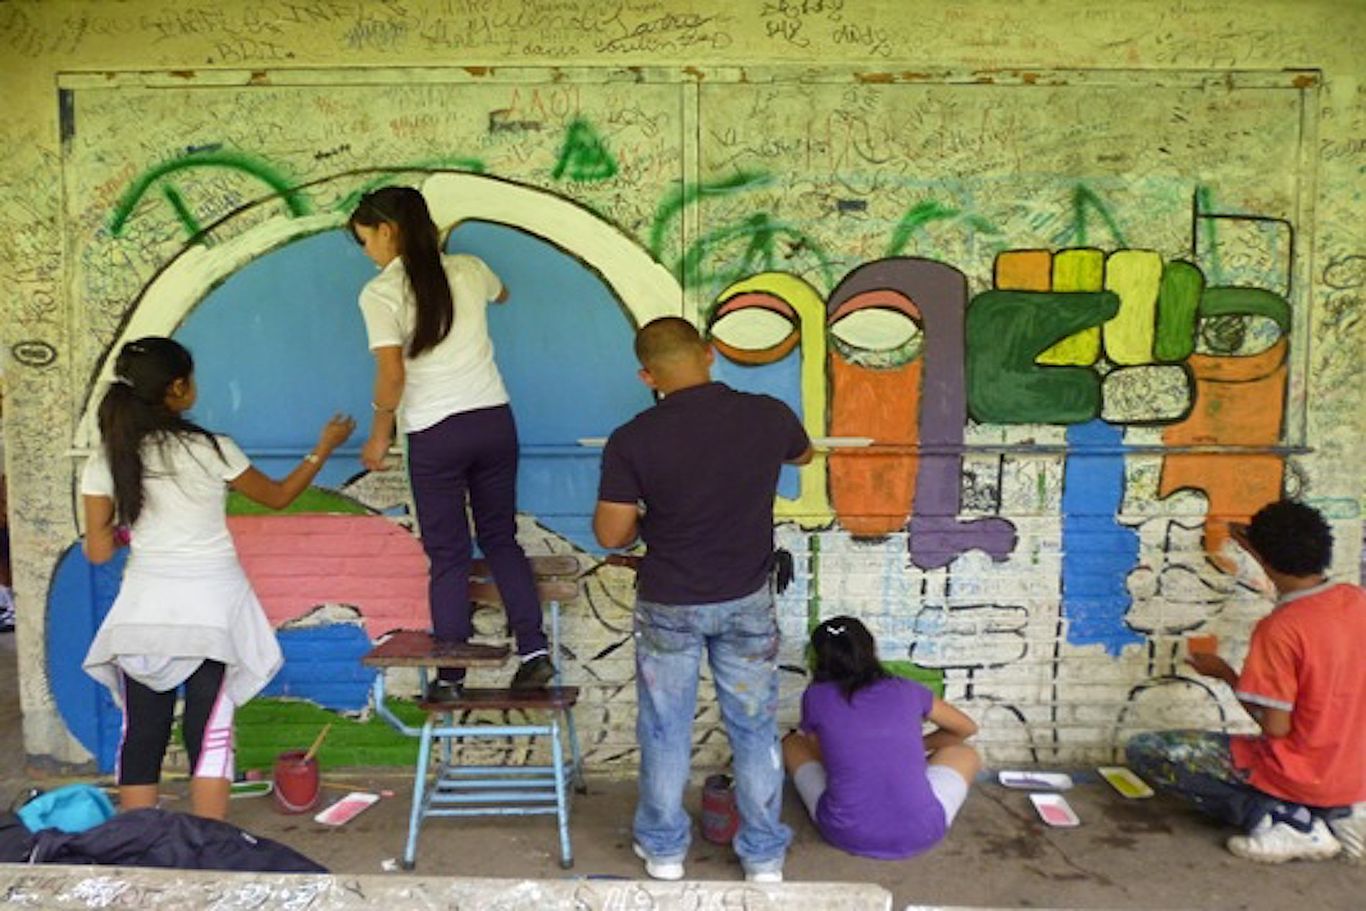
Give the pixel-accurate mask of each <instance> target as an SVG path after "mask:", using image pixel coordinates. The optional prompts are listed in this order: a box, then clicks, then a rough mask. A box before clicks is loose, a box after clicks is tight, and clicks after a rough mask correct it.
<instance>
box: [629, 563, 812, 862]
mask: <svg viewBox="0 0 1366 911" xmlns="http://www.w3.org/2000/svg"><path fill="white" fill-rule="evenodd" d="M633 625H634V629H635V641H636V697H637V703H638V704H637V714H636V736H637V738H638V739H639V741H640V797H639V801H638V803H637V805H636V814H635V838H636V842H637V843H638V844H639V845H640V846H641V848H643V849H644V851H645V853H646V854H648V855H649V856H650V857H651V858H653V859H655V860H658V861H662V862H682V860H683V858H684V856H685V855H686V854H687V852H688V843H689V841H690V837H691V832H690V829H691V820H690V819H689V817H688V814H687V813H686V812H685V811H684V810H683V791H684V788H686V787H687V784H688V773H689V766H690V764H691V759H692V722H693V715H694V713H695V710H696V707H697V681H698V673H699V671H700V669H701V661H702V652H703V650H704V649H705V650H706V653H707V659H708V662H709V664H710V665H711V670H712V679H713V682H714V683H715V686H716V695H717V699H718V701H719V702H720V706H721V718H722V720H723V721H724V722H725V726H726V733H727V735H728V736H729V738H730V747H731V752H732V753H733V754H734V756H735V759H734V769H733V773H734V776H735V795H736V803H737V805H738V808H739V811H740V828H739V831H738V832H737V833H736V835H735V841H734V846H735V853H736V854H738V855H739V856H740V861H741V863H742V864H743V865H744V867H745V870H746V871H747V872H750V873H763V872H769V871H773V870H781V869H782V867H783V857H784V855H785V854H786V852H787V846H788V843H789V842H790V841H791V840H792V830H791V829H789V828H788V827H787V826H785V825H783V823H782V822H781V821H780V820H779V819H778V814H779V811H780V810H781V808H782V802H783V768H782V761H781V751H780V749H779V747H778V727H777V718H776V714H777V708H778V667H777V663H776V659H777V655H778V622H777V617H776V615H775V613H774V606H773V595H772V593H771V592H770V591H769V588H768V586H767V585H766V586H764V587H763V588H762V589H760V590H759V591H757V592H755V593H753V594H751V595H747V596H745V597H743V598H737V599H735V600H733V601H720V602H717V603H715V604H689V605H675V604H654V603H651V602H649V601H643V600H637V601H636V609H635V617H634V624H633Z"/></svg>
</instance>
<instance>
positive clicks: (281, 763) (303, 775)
mask: <svg viewBox="0 0 1366 911" xmlns="http://www.w3.org/2000/svg"><path fill="white" fill-rule="evenodd" d="M271 793H272V794H273V795H274V797H275V808H276V809H277V810H279V811H280V812H281V813H307V812H308V811H309V810H311V809H313V808H314V807H316V806H317V805H318V798H320V797H321V796H322V778H321V776H320V774H319V771H318V760H317V759H316V758H314V757H310V756H309V755H308V754H307V753H306V752H305V751H304V750H290V751H289V752H286V753H281V754H280V755H279V756H277V757H276V758H275V787H274V789H273V790H272V791H271Z"/></svg>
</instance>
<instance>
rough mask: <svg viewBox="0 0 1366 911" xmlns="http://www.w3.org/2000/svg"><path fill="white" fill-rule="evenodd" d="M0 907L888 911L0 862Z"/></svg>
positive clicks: (829, 894) (774, 897)
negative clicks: (809, 910) (806, 909)
mask: <svg viewBox="0 0 1366 911" xmlns="http://www.w3.org/2000/svg"><path fill="white" fill-rule="evenodd" d="M0 904H5V905H9V906H14V907H29V908H54V909H63V908H83V909H89V908H111V907H114V908H138V909H151V908H215V909H225V911H226V909H239V908H241V909H246V908H250V909H252V911H272V909H281V911H283V909H303V908H307V909H308V911H333V909H339V911H340V909H352V908H385V909H387V911H402V909H407V908H447V909H452V911H459V909H463V908H468V909H475V908H489V909H493V908H496V909H498V911H620V909H631V911H710V909H715V911H723V909H724V911H730V909H736V908H743V909H745V911H779V909H793V908H797V909H801V908H810V909H821V911H891V907H892V895H891V893H890V892H888V891H887V890H886V889H883V888H881V887H880V886H874V885H870V884H865V883H782V884H779V885H763V886H760V885H753V884H749V883H734V882H678V883H661V882H653V881H648V880H647V881H636V880H619V879H613V880H602V879H597V880H588V879H564V880H529V879H524V880H515V879H467V878H463V877H462V878H455V877H448V876H397V875H395V876H384V875H375V876H311V875H305V874H286V873H222V872H219V871H217V870H161V869H152V868H142V867H137V868H135V867H64V866H57V865H46V864H43V865H36V866H26V865H22V864H0Z"/></svg>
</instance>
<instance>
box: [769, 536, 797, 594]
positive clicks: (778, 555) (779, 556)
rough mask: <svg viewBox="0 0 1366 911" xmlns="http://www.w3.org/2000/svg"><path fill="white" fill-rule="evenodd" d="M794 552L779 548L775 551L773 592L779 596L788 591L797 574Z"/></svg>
mask: <svg viewBox="0 0 1366 911" xmlns="http://www.w3.org/2000/svg"><path fill="white" fill-rule="evenodd" d="M794 567H795V563H794V561H793V559H792V552H791V551H787V550H784V549H783V548H781V547H779V548H778V549H777V550H775V551H773V590H774V591H775V592H777V593H778V594H780V595H781V594H782V593H783V592H785V591H787V586H788V585H789V584H790V583H791V582H792V576H793V575H794V573H795V572H796V570H795V568H794Z"/></svg>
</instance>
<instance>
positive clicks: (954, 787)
mask: <svg viewBox="0 0 1366 911" xmlns="http://www.w3.org/2000/svg"><path fill="white" fill-rule="evenodd" d="M810 648H811V651H810V656H811V660H812V670H813V676H814V682H813V683H812V684H811V685H810V686H809V687H807V690H806V692H805V693H803V694H802V717H801V729H800V730H799V731H793V732H792V733H790V734H788V735H787V737H785V738H784V739H783V760H784V763H785V765H786V766H787V771H788V774H789V775H791V776H792V781H793V783H794V784H795V785H796V788H797V792H798V793H799V794H800V795H801V798H802V802H803V803H804V804H806V809H807V812H809V813H810V814H811V818H812V819H813V820H814V821H815V823H816V827H817V828H818V829H819V830H820V833H821V835H822V836H823V837H824V838H825V840H826V841H828V842H830V843H831V844H832V845H835V846H836V847H838V848H841V849H843V850H845V851H848V852H849V853H851V854H862V855H864V856H866V857H877V858H885V859H894V858H902V857H910V856H912V855H914V854H919V853H921V852H922V851H926V850H928V849H929V848H931V847H933V846H934V845H935V844H937V843H938V842H939V841H940V840H941V839H943V837H944V835H945V833H946V832H947V831H948V828H949V826H950V825H952V824H953V819H954V817H955V816H956V815H957V814H958V810H959V808H960V807H961V806H962V805H963V801H964V800H965V799H966V798H967V795H968V787H969V785H971V783H972V780H973V777H974V776H976V774H977V772H978V770H979V769H980V768H981V764H982V763H981V759H980V758H979V757H978V755H977V751H976V750H974V749H973V748H972V747H970V746H968V745H966V744H965V743H964V742H963V741H964V740H966V739H967V738H968V737H971V736H972V735H973V734H975V733H976V732H977V725H976V723H974V722H973V720H972V719H971V718H969V717H968V716H967V715H964V714H963V713H962V712H960V711H959V710H958V709H956V708H954V707H953V706H952V705H950V704H949V703H947V702H945V701H944V700H942V699H940V698H939V697H937V696H935V695H934V693H932V692H930V690H929V689H928V688H927V687H925V686H923V685H921V684H919V683H916V682H914V681H912V680H906V679H903V678H900V677H894V676H892V675H891V674H890V673H888V671H887V670H886V669H885V668H883V666H882V664H881V662H879V661H878V657H877V645H876V644H875V643H874V641H873V637H872V634H871V633H869V632H868V628H867V627H865V626H864V625H863V624H862V623H860V622H859V621H858V620H855V619H854V618H853V617H834V618H831V619H829V620H826V621H825V622H824V623H822V624H821V625H820V626H818V627H816V629H815V630H813V631H812V633H811V646H810ZM927 718H928V719H929V721H930V723H931V724H933V725H935V729H934V730H933V731H931V732H930V733H928V734H924V733H922V731H923V723H924V721H925V720H926V719H927Z"/></svg>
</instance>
